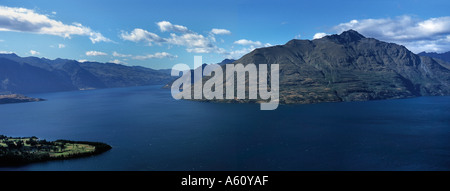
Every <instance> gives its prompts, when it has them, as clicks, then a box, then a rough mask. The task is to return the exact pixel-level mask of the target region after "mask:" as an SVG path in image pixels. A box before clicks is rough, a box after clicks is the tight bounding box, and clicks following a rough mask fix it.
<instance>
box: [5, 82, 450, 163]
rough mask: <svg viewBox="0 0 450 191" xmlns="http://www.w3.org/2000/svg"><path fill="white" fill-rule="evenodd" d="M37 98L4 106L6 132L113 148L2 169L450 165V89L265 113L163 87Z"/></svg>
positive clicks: (289, 107)
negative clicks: (441, 93) (183, 96)
mask: <svg viewBox="0 0 450 191" xmlns="http://www.w3.org/2000/svg"><path fill="white" fill-rule="evenodd" d="M30 96H34V97H40V98H45V99H48V101H44V102H34V103H20V104H6V105H0V134H4V135H7V136H37V137H39V138H41V139H47V140H56V139H70V140H80V141H81V140H83V141H100V142H105V143H108V144H110V145H111V146H112V147H113V149H112V150H110V151H108V152H106V153H104V154H101V155H97V156H93V157H88V158H81V159H72V160H65V161H51V162H43V163H35V164H30V165H26V166H21V167H13V168H0V170H283V171H284V170H450V97H420V98H412V99H400V100H384V101H370V102H349V103H322V104H311V105H280V106H279V107H278V109H277V110H274V111H260V110H259V107H260V106H259V104H223V103H203V102H193V101H180V100H174V99H173V98H172V97H171V95H170V91H169V90H165V89H161V88H160V86H147V87H131V88H115V89H102V90H90V91H74V92H58V93H48V94H37V95H30Z"/></svg>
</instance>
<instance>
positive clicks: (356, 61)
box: [203, 30, 450, 104]
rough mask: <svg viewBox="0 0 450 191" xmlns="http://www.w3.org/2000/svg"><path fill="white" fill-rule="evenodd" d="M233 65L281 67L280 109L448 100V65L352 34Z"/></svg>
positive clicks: (257, 54)
mask: <svg viewBox="0 0 450 191" xmlns="http://www.w3.org/2000/svg"><path fill="white" fill-rule="evenodd" d="M233 63H234V64H237V63H242V64H243V65H246V64H248V63H255V64H269V65H270V64H279V69H280V70H279V72H280V73H279V76H280V79H279V82H280V87H279V90H280V93H279V94H280V103H288V104H289V103H293V104H296V103H318V102H339V101H365V100H378V99H395V98H408V97H417V96H438V95H450V70H449V68H448V66H449V65H448V63H447V62H445V61H442V60H437V59H433V58H431V57H428V56H419V55H416V54H414V53H412V52H411V51H409V50H408V49H407V48H406V47H404V46H401V45H397V44H394V43H387V42H383V41H380V40H377V39H374V38H366V37H364V36H363V35H361V34H359V33H358V32H357V31H354V30H348V31H344V32H343V33H341V34H339V35H329V36H325V37H323V38H320V39H315V40H297V39H294V40H291V41H289V42H287V43H286V44H284V45H278V46H272V47H266V48H259V49H255V50H253V51H252V52H250V53H248V54H246V55H244V56H243V57H242V58H240V59H239V60H237V61H235V62H233ZM224 71H225V69H224ZM207 79H208V78H204V80H203V81H206V80H207ZM224 87H225V86H224ZM224 92H225V90H224ZM221 101H223V102H235V100H221ZM253 101H254V100H253ZM240 102H242V101H240ZM243 102H252V100H244V101H243Z"/></svg>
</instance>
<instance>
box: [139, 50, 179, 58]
mask: <svg viewBox="0 0 450 191" xmlns="http://www.w3.org/2000/svg"><path fill="white" fill-rule="evenodd" d="M177 57H178V56H177V55H172V54H169V53H167V52H157V53H155V54H147V55H144V56H134V57H133V59H135V60H146V59H151V58H158V59H162V58H177Z"/></svg>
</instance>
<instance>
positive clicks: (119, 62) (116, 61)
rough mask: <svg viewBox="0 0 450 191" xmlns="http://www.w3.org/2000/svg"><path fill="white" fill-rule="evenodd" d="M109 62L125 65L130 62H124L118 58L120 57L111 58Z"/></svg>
mask: <svg viewBox="0 0 450 191" xmlns="http://www.w3.org/2000/svg"><path fill="white" fill-rule="evenodd" d="M109 63H114V64H124V65H127V64H128V63H126V62H123V61H120V60H118V59H114V60H111V61H109Z"/></svg>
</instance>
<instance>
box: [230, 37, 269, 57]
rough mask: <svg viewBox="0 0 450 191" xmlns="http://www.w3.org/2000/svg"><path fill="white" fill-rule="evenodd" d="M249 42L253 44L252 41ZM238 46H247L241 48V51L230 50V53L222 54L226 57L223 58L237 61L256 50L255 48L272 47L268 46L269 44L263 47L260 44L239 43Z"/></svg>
mask: <svg viewBox="0 0 450 191" xmlns="http://www.w3.org/2000/svg"><path fill="white" fill-rule="evenodd" d="M244 40H245V39H244ZM236 42H237V41H236ZM236 42H235V44H239V43H236ZM241 42H244V41H241ZM251 42H253V41H251ZM257 42H259V41H257ZM240 44H241V45H249V46H248V47H244V48H241V49H238V50H232V51H229V52H226V53H224V54H225V55H226V56H225V57H226V58H230V59H239V58H241V57H242V56H243V55H245V54H247V53H249V52H251V51H253V50H255V49H257V48H261V47H269V46H272V44H270V43H265V44H264V45H263V44H262V43H261V42H259V43H240ZM255 45H258V46H255Z"/></svg>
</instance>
